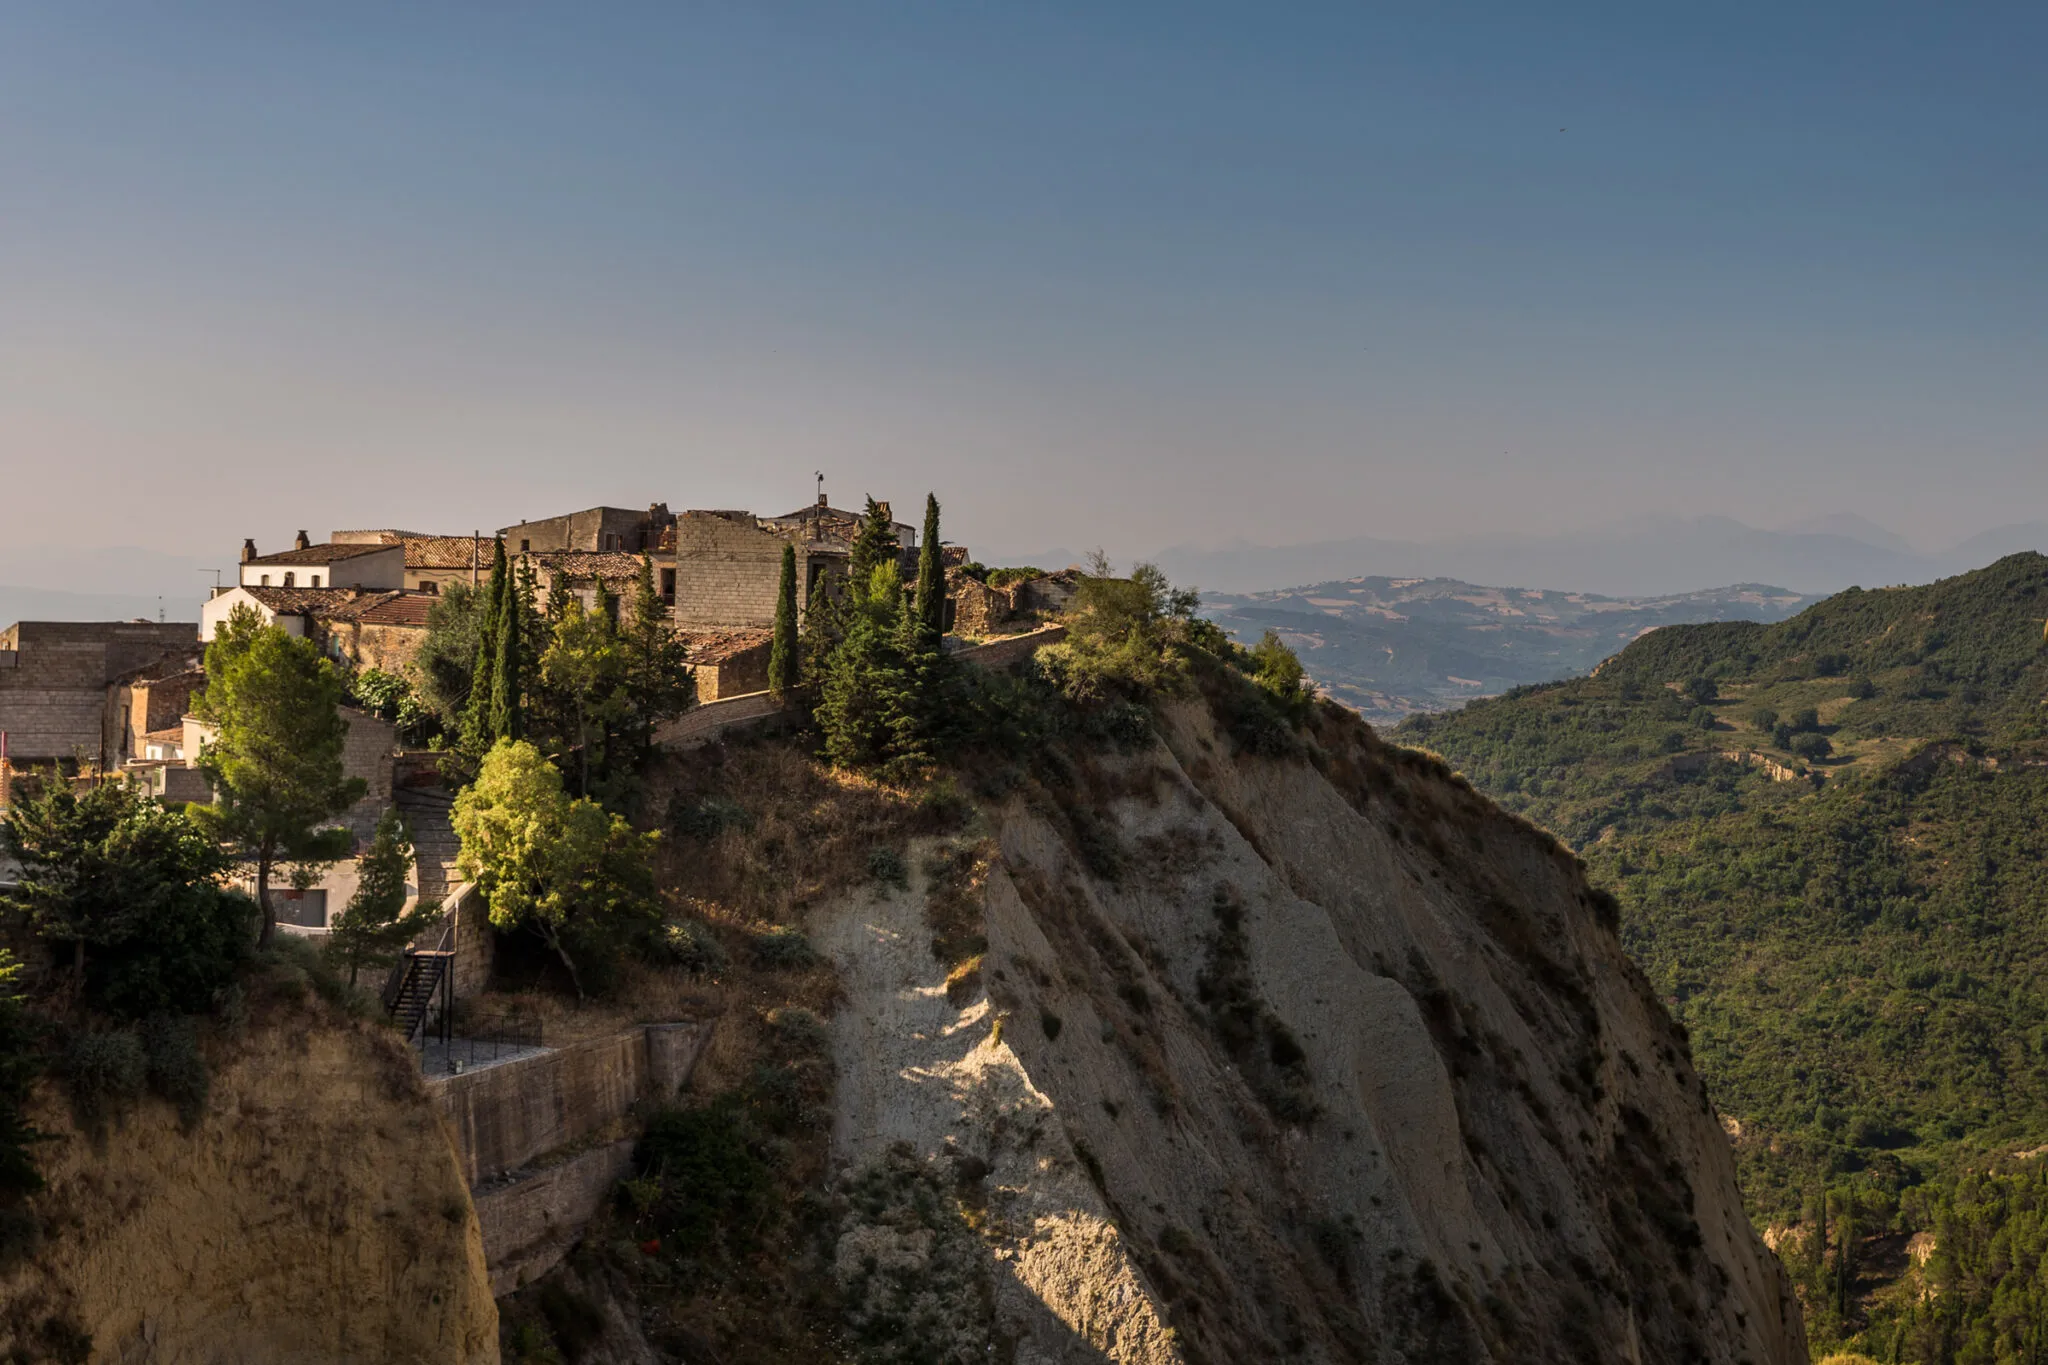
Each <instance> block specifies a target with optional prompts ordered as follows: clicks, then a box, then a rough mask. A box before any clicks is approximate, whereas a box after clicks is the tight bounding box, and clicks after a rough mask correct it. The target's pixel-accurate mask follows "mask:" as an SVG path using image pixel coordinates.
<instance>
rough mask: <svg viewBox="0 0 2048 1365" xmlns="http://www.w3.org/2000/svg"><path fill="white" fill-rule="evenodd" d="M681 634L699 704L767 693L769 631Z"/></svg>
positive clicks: (771, 644) (772, 636)
mask: <svg viewBox="0 0 2048 1365" xmlns="http://www.w3.org/2000/svg"><path fill="white" fill-rule="evenodd" d="M680 635H681V638H682V642H683V648H684V649H685V650H687V651H688V657H689V661H690V675H691V677H692V678H694V679H695V680H696V684H697V700H698V701H700V702H706V701H721V700H724V699H726V698H728V697H739V696H745V695H747V694H748V693H751V692H766V691H767V690H768V656H769V654H770V653H772V652H773V650H774V646H775V632H774V631H773V630H772V629H751V630H700V631H690V630H686V631H682V632H680Z"/></svg>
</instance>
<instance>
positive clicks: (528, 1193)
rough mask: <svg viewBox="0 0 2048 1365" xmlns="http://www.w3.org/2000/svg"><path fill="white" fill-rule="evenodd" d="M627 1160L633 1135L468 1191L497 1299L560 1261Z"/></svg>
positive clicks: (630, 1159) (607, 1194) (601, 1203)
mask: <svg viewBox="0 0 2048 1365" xmlns="http://www.w3.org/2000/svg"><path fill="white" fill-rule="evenodd" d="M632 1164H633V1139H631V1138H622V1139H620V1140H619V1141H617V1142H607V1143H605V1144H604V1145H603V1146H600V1147H593V1148H591V1149H590V1150H589V1151H587V1152H579V1153H577V1154H576V1155H575V1156H573V1157H571V1158H569V1159H568V1160H567V1161H564V1162H562V1163H561V1164H560V1165H556V1166H550V1167H548V1168H546V1169H545V1170H541V1171H536V1172H534V1173H533V1174H532V1175H530V1176H528V1177H527V1178H526V1179H524V1180H521V1181H518V1182H516V1183H513V1184H509V1185H500V1186H497V1187H494V1188H491V1189H486V1190H480V1191H478V1192H477V1193H476V1194H475V1195H474V1196H473V1198H474V1201H475V1203H476V1219H477V1222H478V1223H479V1224H481V1225H482V1227H483V1234H484V1263H485V1264H486V1265H487V1266H489V1267H490V1272H491V1294H492V1295H493V1296H494V1297H496V1298H503V1297H504V1296H505V1295H507V1294H510V1293H512V1292H513V1291H514V1290H517V1289H519V1288H520V1287H521V1286H523V1285H528V1284H531V1283H533V1282H534V1281H535V1280H537V1279H539V1278H540V1277H541V1276H543V1275H545V1274H547V1273H548V1272H549V1271H550V1270H553V1269H554V1268H555V1267H556V1266H557V1265H559V1264H561V1261H562V1258H563V1257H564V1256H566V1255H568V1254H569V1249H570V1248H571V1247H573V1246H575V1245H576V1241H577V1239H578V1238H580V1237H581V1236H582V1235H583V1229H584V1228H585V1227H586V1226H587V1225H588V1224H589V1222H590V1220H591V1219H592V1218H594V1217H596V1215H597V1211H598V1210H599V1209H601V1208H603V1207H604V1201H605V1200H606V1199H607V1198H608V1197H610V1195H611V1192H612V1189H613V1187H614V1186H616V1185H617V1184H618V1183H619V1181H621V1180H623V1179H624V1178H625V1176H626V1173H627V1172H628V1171H629V1170H630V1169H631V1168H632Z"/></svg>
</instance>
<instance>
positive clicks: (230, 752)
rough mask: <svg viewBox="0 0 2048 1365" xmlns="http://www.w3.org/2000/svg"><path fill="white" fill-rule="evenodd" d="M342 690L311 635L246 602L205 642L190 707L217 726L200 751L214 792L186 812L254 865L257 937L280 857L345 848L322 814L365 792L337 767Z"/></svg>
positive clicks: (306, 864)
mask: <svg viewBox="0 0 2048 1365" xmlns="http://www.w3.org/2000/svg"><path fill="white" fill-rule="evenodd" d="M346 694H347V684H346V682H345V681H344V679H343V678H342V675H341V671H340V670H339V669H337V668H336V667H335V666H334V665H333V663H331V662H330V661H328V660H327V659H324V658H322V657H321V656H320V651H319V649H318V648H316V647H315V646H314V645H313V643H312V642H311V641H310V640H303V639H298V638H295V637H293V636H290V635H287V634H285V633H284V631H283V630H282V629H281V628H279V627H277V626H265V625H263V624H262V623H261V622H260V621H259V620H258V618H257V616H256V613H255V612H254V611H253V610H251V609H250V608H248V607H237V608H236V609H235V610H234V611H233V612H232V613H231V614H230V615H229V617H228V619H227V621H226V622H225V623H223V625H222V626H221V628H220V630H219V631H218V632H216V634H215V635H214V639H213V643H211V644H209V645H208V646H207V647H206V690H205V692H203V693H202V694H200V697H199V698H198V701H197V703H196V707H195V709H196V710H197V711H198V713H199V715H200V716H201V717H202V718H203V719H205V720H208V721H211V722H212V723H213V724H215V725H217V726H218V727H219V734H218V735H217V737H216V738H215V739H214V740H213V742H212V743H210V744H207V745H206V746H205V747H204V748H203V749H202V750H201V751H200V755H199V770H200V771H201V772H203V773H205V774H206V779H207V781H209V782H211V783H212V784H213V790H214V802H213V804H212V805H205V806H202V805H194V806H192V807H191V814H192V817H193V819H194V820H196V821H197V822H198V823H199V824H200V826H201V827H202V828H203V829H205V830H206V831H207V832H208V833H209V834H211V835H212V836H213V837H215V838H217V839H218V840H220V841H221V842H222V843H224V844H227V845H229V846H231V847H232V848H234V849H235V850H236V852H237V854H238V856H239V857H240V858H241V860H242V861H243V862H245V863H248V864H249V865H250V866H251V867H252V868H253V870H254V872H255V880H256V905H257V908H258V909H259V911H261V913H262V917H263V919H262V923H263V929H262V933H261V936H260V937H259V939H258V942H259V944H264V945H267V944H268V943H269V942H270V940H271V936H272V935H273V934H275V933H276V932H277V916H276V914H275V913H274V912H273V911H272V909H271V907H270V874H271V872H272V871H273V870H274V869H275V868H276V867H277V865H278V864H279V863H280V862H291V863H296V864H300V865H301V866H302V867H303V868H305V869H311V868H313V867H317V866H319V865H321V864H324V863H331V862H333V861H334V860H336V859H338V858H340V857H343V856H344V855H346V854H347V852H348V849H349V837H348V832H347V831H346V830H343V829H337V828H333V827H330V826H328V825H327V824H326V822H327V821H329V820H331V819H333V818H334V817H335V816H337V815H340V814H341V813H342V812H343V811H346V810H347V809H348V808H349V807H350V806H351V805H353V804H355V802H356V801H357V800H358V799H360V798H361V796H362V794H363V781H362V779H361V778H351V777H347V776H345V775H344V773H343V771H342V761H341V755H342V747H343V745H344V744H345V743H346V742H347V739H348V721H347V720H345V719H344V718H343V717H342V715H341V713H340V711H339V710H338V709H337V708H338V707H339V706H340V705H341V703H342V701H343V700H344V699H345V697H346ZM299 880H301V881H303V880H305V874H304V873H303V872H302V873H301V874H300V878H299Z"/></svg>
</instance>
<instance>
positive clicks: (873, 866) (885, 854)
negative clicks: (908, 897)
mask: <svg viewBox="0 0 2048 1365" xmlns="http://www.w3.org/2000/svg"><path fill="white" fill-rule="evenodd" d="M868 876H869V877H870V878H872V879H873V880H875V881H878V882H880V883H882V885H884V886H894V887H899V888H900V887H904V886H908V885H909V884H910V868H909V866H908V865H907V864H906V863H905V862H904V861H903V855H902V854H901V853H898V852H897V851H896V850H895V849H893V848H887V847H882V848H871V849H869V850H868Z"/></svg>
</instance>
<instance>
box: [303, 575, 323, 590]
mask: <svg viewBox="0 0 2048 1365" xmlns="http://www.w3.org/2000/svg"><path fill="white" fill-rule="evenodd" d="M306 581H307V582H308V583H310V584H312V585H313V586H314V587H316V588H317V587H319V586H320V575H319V574H314V575H313V576H312V577H311V578H309V579H307V580H306Z"/></svg>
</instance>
